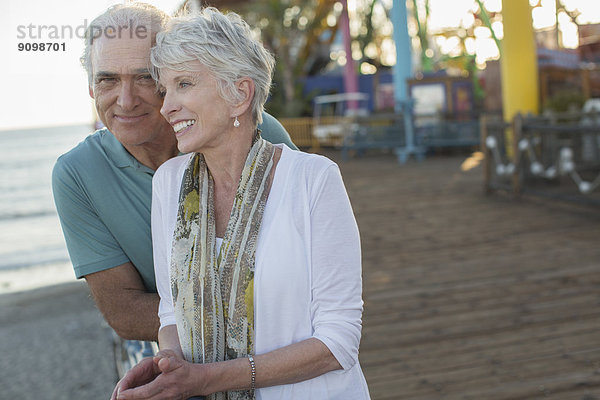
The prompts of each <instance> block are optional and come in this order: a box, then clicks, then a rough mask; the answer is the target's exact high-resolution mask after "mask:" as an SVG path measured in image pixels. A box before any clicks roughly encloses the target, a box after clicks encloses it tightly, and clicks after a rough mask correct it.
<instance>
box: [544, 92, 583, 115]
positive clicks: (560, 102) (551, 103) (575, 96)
mask: <svg viewBox="0 0 600 400" xmlns="http://www.w3.org/2000/svg"><path fill="white" fill-rule="evenodd" d="M583 103H585V97H584V95H583V93H581V91H579V90H574V89H563V90H560V91H557V92H556V93H554V94H553V95H552V96H550V97H549V98H548V99H547V100H546V101H545V102H544V110H548V111H553V112H557V113H566V112H570V111H579V110H581V108H582V107H583Z"/></svg>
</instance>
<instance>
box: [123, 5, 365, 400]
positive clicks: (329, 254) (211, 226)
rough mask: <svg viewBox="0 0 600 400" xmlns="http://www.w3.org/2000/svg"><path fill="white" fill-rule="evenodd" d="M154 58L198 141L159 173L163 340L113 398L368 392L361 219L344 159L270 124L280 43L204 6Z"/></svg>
mask: <svg viewBox="0 0 600 400" xmlns="http://www.w3.org/2000/svg"><path fill="white" fill-rule="evenodd" d="M152 63H153V64H154V66H155V75H156V77H157V79H158V81H159V84H160V86H161V90H162V91H163V94H164V104H163V107H162V110H161V112H162V114H163V115H164V117H165V118H166V119H167V120H168V121H169V122H170V123H171V125H172V126H173V128H174V131H175V135H176V137H177V141H178V146H179V150H180V151H181V152H183V153H188V154H186V155H183V156H180V157H177V158H174V159H172V160H170V161H167V162H166V163H165V164H163V165H162V166H161V167H160V168H159V169H158V171H157V172H156V175H155V177H154V181H153V200H152V234H153V246H154V262H155V271H156V281H157V287H158V292H159V294H160V297H161V300H160V307H159V316H160V320H161V328H160V331H159V335H158V336H159V345H160V348H161V352H160V353H159V354H158V355H157V356H156V357H154V359H145V360H143V361H142V362H141V363H140V364H138V366H136V367H135V368H133V369H132V370H131V371H130V372H129V373H128V374H127V375H126V376H125V378H123V380H122V381H121V382H119V384H118V385H117V387H116V388H115V393H114V394H113V398H118V399H146V398H148V399H174V398H177V399H179V398H182V399H185V398H187V397H189V396H196V395H206V396H207V398H208V399H252V398H255V397H256V398H259V399H368V398H369V393H368V389H367V385H366V382H365V379H364V376H363V374H362V371H361V368H360V365H359V363H358V345H359V342H360V331H361V314H362V299H361V291H362V288H361V265H360V243H359V234H358V229H357V226H356V222H355V220H354V216H353V213H352V209H351V206H350V203H349V201H348V196H347V194H346V191H345V189H344V185H343V183H342V179H341V176H340V173H339V170H338V168H337V166H336V165H335V164H334V163H333V162H331V161H330V160H328V159H327V158H325V157H322V156H318V155H311V154H306V153H302V152H298V151H293V150H290V149H289V148H287V147H285V146H284V145H272V144H270V143H268V142H266V141H265V140H263V139H261V137H260V131H258V130H257V124H258V123H259V122H260V119H261V114H262V111H263V105H264V103H265V101H266V100H267V96H268V93H269V88H270V85H271V76H272V72H273V67H274V60H273V57H272V56H271V55H270V54H269V52H267V51H266V50H265V49H264V48H263V46H262V45H261V44H260V43H259V42H258V41H256V40H255V39H253V38H252V34H251V31H250V29H249V27H248V25H247V24H246V23H245V22H244V21H242V20H241V19H240V17H239V16H237V15H236V14H233V13H229V14H227V15H223V14H221V13H220V12H219V11H217V10H216V9H214V8H205V9H204V10H203V11H202V12H201V13H200V14H199V15H194V16H186V17H180V18H175V19H173V20H172V21H171V22H170V25H169V26H168V27H167V29H166V30H165V31H164V32H163V33H159V34H158V36H157V44H156V47H155V48H154V49H153V50H152Z"/></svg>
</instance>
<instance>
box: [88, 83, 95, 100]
mask: <svg viewBox="0 0 600 400" xmlns="http://www.w3.org/2000/svg"><path fill="white" fill-rule="evenodd" d="M88 93H89V94H90V97H91V98H92V99H93V98H94V89H92V87H91V86H90V85H88Z"/></svg>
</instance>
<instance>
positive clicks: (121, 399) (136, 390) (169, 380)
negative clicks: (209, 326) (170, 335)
mask: <svg viewBox="0 0 600 400" xmlns="http://www.w3.org/2000/svg"><path fill="white" fill-rule="evenodd" d="M146 360H148V361H150V363H149V362H148V361H146ZM193 367H194V364H191V363H189V362H187V361H185V360H183V359H182V358H181V357H179V356H178V355H177V354H176V353H175V352H174V351H171V350H163V351H160V352H159V353H157V355H156V356H155V357H154V358H152V359H150V358H148V359H144V360H142V361H141V362H140V363H139V364H138V365H136V366H135V367H134V368H132V369H131V370H130V371H129V372H128V373H127V374H126V375H125V377H124V378H123V379H122V380H121V381H120V382H119V383H118V384H117V387H116V388H115V391H114V392H113V397H112V398H111V400H134V399H148V400H150V399H151V400H162V399H167V400H168V399H184V400H185V399H188V398H189V397H192V396H193V395H194V394H195V393H194V383H195V382H197V380H198V378H199V376H195V377H194V376H193V372H192V371H193V369H194V368H193ZM197 373H198V372H197V371H196V374H197Z"/></svg>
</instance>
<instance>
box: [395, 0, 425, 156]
mask: <svg viewBox="0 0 600 400" xmlns="http://www.w3.org/2000/svg"><path fill="white" fill-rule="evenodd" d="M392 23H393V24H394V42H395V43H396V65H395V66H394V102H395V108H396V112H397V113H402V114H403V115H404V118H403V119H404V136H405V141H404V147H399V148H396V156H397V157H398V160H399V161H400V163H402V164H404V163H405V162H406V161H407V160H408V157H409V156H410V155H411V154H414V155H415V157H416V158H417V160H422V159H423V157H424V155H425V149H423V148H421V147H417V146H415V130H414V126H413V115H412V110H413V100H412V99H411V98H410V96H409V95H408V90H407V85H406V80H407V79H410V78H412V46H411V40H410V36H409V35H408V24H407V12H406V0H394V3H393V6H392Z"/></svg>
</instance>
